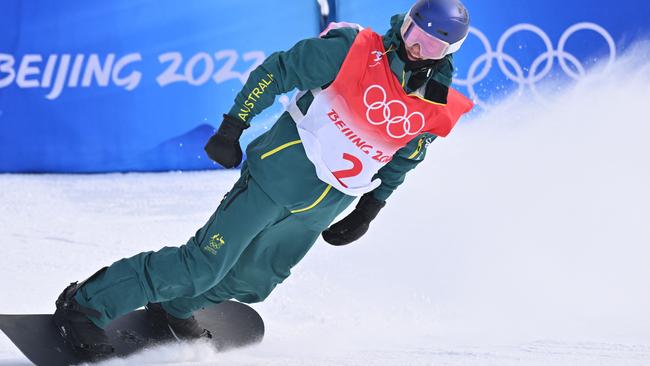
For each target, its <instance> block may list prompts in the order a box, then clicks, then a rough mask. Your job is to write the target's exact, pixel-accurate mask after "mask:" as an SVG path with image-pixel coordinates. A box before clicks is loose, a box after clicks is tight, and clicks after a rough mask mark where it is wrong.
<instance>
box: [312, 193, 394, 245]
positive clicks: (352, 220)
mask: <svg viewBox="0 0 650 366" xmlns="http://www.w3.org/2000/svg"><path fill="white" fill-rule="evenodd" d="M385 205H386V202H383V201H379V200H378V199H376V198H375V197H373V195H372V193H366V194H364V195H363V196H362V197H361V199H360V200H359V203H358V204H357V207H356V208H355V209H354V211H352V212H351V213H350V214H349V215H347V216H346V217H345V218H343V219H342V220H341V221H339V222H337V223H335V224H334V225H332V226H330V227H329V228H327V230H325V231H323V239H325V241H326V242H328V243H330V244H332V245H336V246H339V245H346V244H350V243H352V242H353V241H355V240H357V239H359V238H360V237H362V236H363V234H365V233H366V232H367V231H368V228H369V227H370V222H371V221H372V220H374V219H375V217H377V214H379V210H381V209H382V208H383V207H384V206H385Z"/></svg>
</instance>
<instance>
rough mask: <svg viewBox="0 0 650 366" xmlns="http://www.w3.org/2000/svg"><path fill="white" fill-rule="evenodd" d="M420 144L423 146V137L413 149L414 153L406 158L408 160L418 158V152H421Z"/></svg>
mask: <svg viewBox="0 0 650 366" xmlns="http://www.w3.org/2000/svg"><path fill="white" fill-rule="evenodd" d="M422 144H424V137H423V138H421V139H420V141H418V147H417V148H416V149H415V151H414V152H413V154H411V156H409V157H408V158H409V159H413V158H415V157H416V156H418V154H419V153H420V151H422Z"/></svg>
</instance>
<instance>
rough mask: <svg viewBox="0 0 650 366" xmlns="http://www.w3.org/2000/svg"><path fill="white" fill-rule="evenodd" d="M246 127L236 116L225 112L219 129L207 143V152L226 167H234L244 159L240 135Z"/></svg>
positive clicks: (211, 157)
mask: <svg viewBox="0 0 650 366" xmlns="http://www.w3.org/2000/svg"><path fill="white" fill-rule="evenodd" d="M246 127H247V126H245V125H244V124H243V123H242V122H240V121H239V120H237V119H236V118H234V117H231V116H229V115H227V114H224V115H223V122H221V126H219V130H217V133H215V134H214V135H213V136H212V137H210V141H208V143H207V144H206V145H205V152H206V153H208V156H209V157H210V159H212V160H214V161H216V162H217V163H219V164H221V165H223V167H224V168H234V167H236V166H237V165H239V164H240V163H241V159H242V151H241V146H239V137H240V136H241V134H242V132H243V131H244V129H246Z"/></svg>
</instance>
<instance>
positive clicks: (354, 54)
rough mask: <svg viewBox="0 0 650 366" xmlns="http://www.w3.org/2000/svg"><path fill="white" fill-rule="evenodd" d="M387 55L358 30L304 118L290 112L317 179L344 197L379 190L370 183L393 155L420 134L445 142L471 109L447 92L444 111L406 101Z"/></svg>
mask: <svg viewBox="0 0 650 366" xmlns="http://www.w3.org/2000/svg"><path fill="white" fill-rule="evenodd" d="M385 54H386V51H385V50H384V46H383V43H382V39H381V36H379V35H378V34H376V33H374V32H372V31H371V30H369V29H364V30H362V31H361V32H359V34H358V35H357V37H356V39H355V41H354V43H353V45H352V47H351V48H350V51H349V52H348V55H347V57H346V59H345V61H344V62H343V66H342V67H341V70H340V71H339V73H338V75H337V77H336V79H335V80H334V82H333V83H332V84H331V85H330V86H329V87H328V88H327V89H325V90H323V91H320V92H317V91H314V94H315V98H314V101H313V103H312V104H311V106H310V107H309V110H308V111H307V114H306V115H304V116H302V115H298V116H296V113H295V110H296V109H297V108H295V107H294V110H293V111H291V110H290V113H291V115H292V117H293V119H294V120H295V121H296V124H297V127H298V133H299V135H300V137H301V140H302V143H303V146H304V148H305V151H306V154H307V157H308V158H309V160H310V161H311V162H312V163H313V164H314V166H315V167H316V173H317V174H318V177H319V178H320V179H321V180H322V181H324V182H325V183H329V184H331V185H332V186H333V187H334V188H336V189H338V190H339V191H341V192H343V193H345V194H348V195H353V196H359V195H362V194H364V193H366V192H370V191H372V190H373V189H375V188H377V187H378V186H379V184H381V182H380V181H379V179H375V180H373V179H372V178H373V177H374V175H375V174H377V172H378V171H379V169H380V168H381V167H383V166H384V165H386V164H387V163H388V162H389V161H390V160H391V159H392V157H393V155H394V154H395V153H396V152H397V150H399V149H400V148H402V147H404V146H405V145H406V144H408V142H409V141H411V140H412V139H413V138H415V137H416V136H418V135H420V134H421V133H424V132H429V133H432V134H434V135H437V136H442V137H444V136H447V135H448V134H449V132H450V131H451V129H452V128H453V127H454V125H455V124H456V121H458V119H459V118H460V117H461V116H462V115H463V114H464V113H466V112H468V111H469V110H470V109H471V108H472V106H473V104H472V102H471V101H470V100H469V99H467V98H466V97H464V96H463V95H462V94H460V93H458V92H457V91H455V90H453V89H451V88H450V89H449V96H448V104H447V105H443V104H438V103H433V102H430V101H427V100H424V99H421V98H420V97H418V96H415V95H413V96H409V95H407V94H406V92H405V91H404V89H402V86H401V85H400V83H399V81H398V80H397V78H396V77H395V76H394V75H393V73H392V71H391V70H390V66H389V64H388V60H387V58H386V57H385ZM294 106H295V104H294ZM292 112H293V113H292Z"/></svg>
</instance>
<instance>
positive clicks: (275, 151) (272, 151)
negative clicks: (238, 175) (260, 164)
mask: <svg viewBox="0 0 650 366" xmlns="http://www.w3.org/2000/svg"><path fill="white" fill-rule="evenodd" d="M300 143H302V141H301V140H295V141H290V142H287V143H286V144H283V145H280V146H278V147H276V148H275V149H273V150H271V151H269V152H267V153H264V154H262V156H261V157H260V159H262V160H263V159H266V158H268V157H269V156H271V155H273V154H275V153H277V152H278V151H280V150H284V149H286V148H287V147H290V146H293V145H297V144H300Z"/></svg>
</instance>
